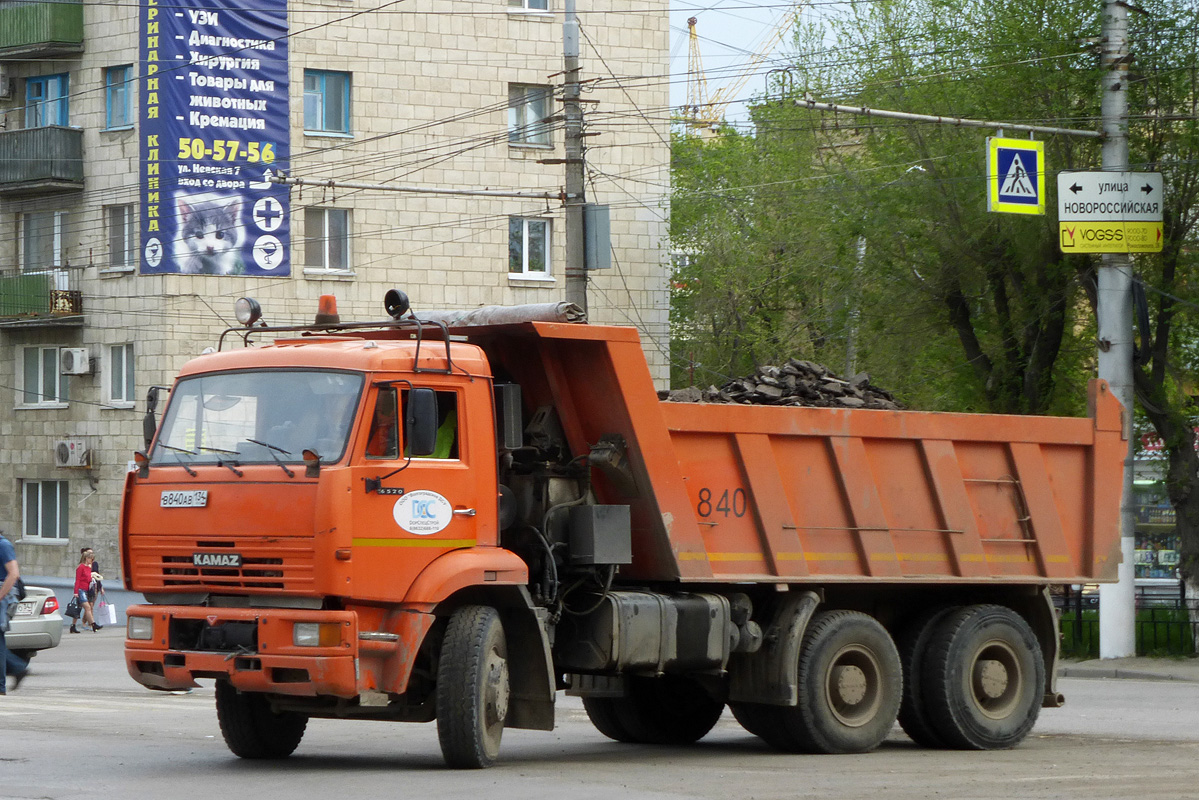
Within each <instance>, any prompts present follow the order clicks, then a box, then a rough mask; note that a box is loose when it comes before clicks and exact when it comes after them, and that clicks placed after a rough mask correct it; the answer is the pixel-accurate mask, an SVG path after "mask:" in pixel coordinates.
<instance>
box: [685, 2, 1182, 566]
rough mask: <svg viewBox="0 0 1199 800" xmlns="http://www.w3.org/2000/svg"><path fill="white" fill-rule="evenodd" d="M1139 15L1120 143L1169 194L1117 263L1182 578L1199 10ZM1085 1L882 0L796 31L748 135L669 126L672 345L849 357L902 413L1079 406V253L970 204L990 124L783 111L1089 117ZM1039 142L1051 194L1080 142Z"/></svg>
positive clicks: (773, 357)
mask: <svg viewBox="0 0 1199 800" xmlns="http://www.w3.org/2000/svg"><path fill="white" fill-rule="evenodd" d="M1146 10H1147V12H1148V13H1147V14H1144V15H1138V16H1137V20H1138V23H1137V24H1136V25H1135V26H1134V29H1133V30H1132V32H1131V38H1132V42H1133V55H1134V65H1133V72H1134V75H1135V79H1134V83H1133V86H1132V87H1131V91H1132V95H1131V99H1132V101H1133V103H1132V105H1133V108H1136V109H1140V111H1138V112H1134V115H1133V119H1132V125H1131V128H1130V147H1131V154H1132V161H1133V163H1134V165H1138V164H1139V165H1143V166H1140V167H1134V168H1143V169H1160V170H1161V171H1162V172H1163V173H1164V175H1165V179H1166V187H1167V192H1166V225H1165V246H1164V249H1163V252H1162V254H1161V255H1160V256H1145V257H1138V258H1137V259H1136V262H1137V266H1138V269H1139V270H1140V272H1141V273H1142V275H1143V279H1144V283H1145V285H1146V286H1147V287H1148V291H1149V298H1150V302H1149V305H1150V310H1151V313H1152V318H1153V322H1154V324H1153V328H1152V331H1151V332H1149V333H1148V334H1147V337H1146V338H1147V342H1148V345H1147V348H1146V352H1147V353H1148V354H1149V356H1150V357H1149V359H1148V361H1147V362H1146V363H1145V365H1144V366H1143V367H1142V368H1140V369H1139V370H1138V371H1137V375H1136V386H1137V392H1138V397H1140V398H1141V399H1142V401H1143V402H1144V404H1145V413H1146V415H1147V417H1148V418H1149V420H1150V421H1151V422H1152V424H1153V425H1154V427H1155V428H1156V429H1157V430H1158V431H1159V433H1160V434H1161V436H1162V438H1163V439H1164V440H1165V442H1166V445H1167V449H1168V453H1169V461H1168V465H1169V466H1168V475H1167V491H1168V493H1169V496H1170V498H1171V501H1172V502H1173V503H1174V505H1175V507H1176V509H1177V511H1178V515H1177V516H1178V520H1179V530H1180V532H1181V533H1182V535H1183V558H1184V562H1185V563H1184V572H1185V573H1186V574H1187V575H1188V576H1189V578H1190V579H1191V580H1192V582H1193V583H1196V584H1199V478H1197V477H1196V476H1197V474H1199V458H1197V456H1196V453H1195V450H1194V426H1195V419H1194V409H1193V408H1192V400H1191V394H1192V392H1193V387H1194V386H1195V384H1196V381H1197V380H1199V373H1197V370H1199V359H1196V357H1195V356H1196V355H1197V354H1196V353H1195V348H1194V347H1193V346H1191V343H1192V342H1193V341H1194V339H1193V336H1194V334H1195V333H1197V332H1199V330H1197V327H1199V322H1197V321H1196V318H1195V315H1194V314H1192V313H1191V312H1192V311H1193V310H1194V309H1196V308H1199V305H1197V304H1199V289H1197V287H1195V286H1194V285H1193V281H1192V280H1191V278H1190V276H1191V274H1193V271H1194V267H1195V260H1196V255H1195V249H1194V238H1195V230H1194V229H1195V218H1196V214H1197V213H1199V204H1197V200H1199V196H1197V195H1199V174H1197V170H1199V158H1197V156H1199V132H1197V126H1199V123H1197V122H1196V118H1197V116H1199V115H1197V113H1196V111H1197V108H1196V104H1197V102H1199V89H1197V86H1196V81H1197V79H1196V74H1197V66H1196V63H1195V62H1196V50H1197V48H1196V30H1197V29H1199V18H1197V14H1199V12H1197V11H1196V9H1195V8H1194V6H1193V4H1190V5H1188V6H1187V7H1185V8H1184V7H1183V5H1182V4H1178V3H1176V2H1170V1H1169V0H1155V2H1153V3H1152V4H1151V5H1149V6H1146ZM1100 15H1101V9H1100V7H1099V4H1097V3H1095V2H1094V0H1011V2H1006V3H993V2H989V1H988V0H883V1H882V2H877V3H867V4H852V5H851V6H850V7H849V10H848V11H846V12H845V14H844V15H843V16H840V17H837V18H834V19H833V20H832V21H830V22H829V23H828V24H827V27H823V28H822V27H821V26H819V25H808V26H806V27H804V28H803V30H802V31H801V32H800V33H799V34H798V35H797V37H796V40H795V56H794V61H795V64H794V66H793V68H792V70H791V73H792V74H791V76H790V78H789V79H788V80H787V81H786V82H780V83H779V84H777V85H776V86H774V87H773V88H772V90H771V91H770V92H768V94H767V96H764V97H763V98H761V99H760V100H759V102H758V103H757V104H756V105H755V106H754V108H753V112H752V113H753V121H754V132H753V133H736V132H732V131H726V132H725V133H724V134H723V135H721V136H719V137H717V138H716V139H715V140H713V141H700V140H695V139H690V138H686V137H682V136H678V137H676V146H675V150H674V165H673V166H674V180H675V193H674V197H673V201H672V202H673V204H674V205H673V209H672V223H671V230H672V235H673V236H674V243H675V246H676V249H678V250H680V251H682V252H684V253H686V254H687V256H688V258H687V261H686V263H685V265H684V266H682V267H680V268H679V270H678V272H677V274H676V287H677V291H676V294H675V303H674V306H673V309H672V311H673V315H674V316H673V322H674V326H675V334H676V346H678V345H682V346H678V347H677V349H676V355H678V356H682V357H683V358H686V357H687V356H688V354H689V353H696V354H699V355H697V356H695V357H694V360H698V361H701V362H702V363H703V364H704V365H705V366H708V367H710V368H712V369H714V370H716V371H718V372H724V374H743V373H744V372H745V371H747V368H748V367H752V366H756V365H757V364H760V363H762V362H763V361H774V362H777V361H780V360H782V359H784V358H786V357H788V356H792V355H800V356H805V357H811V358H815V359H816V360H820V361H823V362H824V363H826V364H829V365H830V366H833V367H834V368H837V367H839V366H840V364H841V363H845V362H846V361H847V360H848V359H846V355H847V353H849V354H852V355H853V356H854V359H853V360H854V362H855V367H854V368H855V369H866V370H868V371H869V372H870V373H871V375H872V377H873V379H874V381H875V382H876V383H879V384H881V385H884V386H887V387H888V388H890V389H892V390H893V391H895V392H896V393H897V394H898V395H899V396H900V398H901V399H902V400H903V401H904V402H906V403H908V404H909V405H912V406H917V407H922V408H929V409H955V410H982V411H996V412H1017V413H1080V412H1081V410H1082V403H1083V398H1085V388H1084V387H1085V381H1086V380H1087V379H1088V378H1089V377H1091V376H1092V375H1093V374H1094V370H1095V361H1096V357H1095V323H1094V315H1093V311H1094V305H1095V276H1096V270H1097V269H1098V268H1099V266H1098V259H1097V258H1095V257H1088V256H1064V255H1062V254H1061V253H1060V252H1059V247H1058V242H1057V226H1056V218H1055V216H1054V215H1053V214H1052V213H1051V214H1049V215H1046V216H1045V217H1031V216H1030V217H1020V216H1014V215H1003V214H991V213H988V211H987V210H986V199H985V198H986V195H985V190H984V187H985V169H984V155H983V154H984V142H983V140H984V137H985V136H986V135H988V134H991V133H994V132H993V131H981V130H979V129H974V128H959V127H953V126H949V125H944V124H940V125H937V124H927V123H914V122H898V121H888V120H881V119H876V118H865V117H851V118H846V117H844V116H833V115H817V114H814V113H812V112H810V111H808V110H807V109H806V108H805V107H804V106H803V105H802V103H800V102H796V101H798V100H800V99H801V98H802V97H803V95H804V94H810V95H812V96H814V97H815V98H816V99H820V100H830V101H833V102H838V103H841V104H844V105H851V106H859V107H861V106H866V107H873V108H883V109H892V110H900V111H910V112H916V113H922V114H940V115H943V116H945V117H966V118H974V119H989V120H1004V121H1010V122H1013V123H1026V124H1040V125H1049V126H1055V127H1068V128H1076V129H1084V130H1097V129H1098V118H1099V113H1100V112H1099V85H1100V73H1099V69H1100V64H1099V53H1098V49H1097V43H1098V42H1099V40H1100V36H1101V28H1102V19H1101V16H1100ZM1008 135H1013V136H1014V135H1017V134H1015V133H1012V132H1008ZM1038 138H1044V139H1045V143H1046V144H1045V147H1046V156H1047V158H1046V161H1047V163H1048V165H1049V167H1048V168H1049V170H1050V171H1051V176H1050V179H1049V180H1047V181H1046V184H1047V189H1048V194H1049V196H1048V198H1047V205H1048V207H1049V208H1053V207H1054V206H1055V205H1056V187H1055V182H1054V181H1053V179H1052V175H1053V174H1056V172H1057V171H1058V170H1063V169H1098V168H1099V162H1100V148H1099V144H1098V142H1097V141H1096V140H1094V139H1082V138H1076V137H1067V136H1060V135H1057V136H1047V137H1038ZM675 377H676V380H679V379H680V378H683V377H684V376H683V374H682V373H681V372H676V376H675Z"/></svg>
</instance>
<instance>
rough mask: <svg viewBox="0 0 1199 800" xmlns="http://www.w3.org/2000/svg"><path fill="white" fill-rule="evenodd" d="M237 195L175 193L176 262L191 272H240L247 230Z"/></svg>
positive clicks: (215, 273)
mask: <svg viewBox="0 0 1199 800" xmlns="http://www.w3.org/2000/svg"><path fill="white" fill-rule="evenodd" d="M241 206H242V200H241V198H240V197H236V196H234V197H230V196H228V195H224V196H222V195H218V194H213V193H211V192H202V193H195V194H183V193H180V194H177V195H176V196H175V214H176V220H177V224H176V228H175V230H177V231H178V238H177V239H176V240H175V262H176V263H177V264H178V265H179V271H180V272H181V273H184V274H192V275H241V274H242V273H243V272H245V269H246V265H245V261H243V259H242V245H243V244H244V243H245V239H246V231H245V228H244V227H243V225H242V220H241Z"/></svg>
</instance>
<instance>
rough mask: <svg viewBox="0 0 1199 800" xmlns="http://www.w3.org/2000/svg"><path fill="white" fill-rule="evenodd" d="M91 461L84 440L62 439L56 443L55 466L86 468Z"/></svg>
mask: <svg viewBox="0 0 1199 800" xmlns="http://www.w3.org/2000/svg"><path fill="white" fill-rule="evenodd" d="M90 461H91V454H90V453H89V451H88V448H87V442H85V441H83V440H82V439H60V440H59V441H57V442H55V443H54V466H56V467H86V466H87V465H88V463H89V462H90Z"/></svg>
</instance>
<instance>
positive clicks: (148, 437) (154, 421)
mask: <svg viewBox="0 0 1199 800" xmlns="http://www.w3.org/2000/svg"><path fill="white" fill-rule="evenodd" d="M161 389H162V387H161V386H151V387H150V390H149V391H148V392H146V416H144V417H142V438H143V439H144V440H145V441H146V449H147V450H149V449H150V443H151V442H152V441H154V433H155V431H157V430H158V417H157V416H155V414H154V412H155V411H156V410H157V409H158V392H159V390H161Z"/></svg>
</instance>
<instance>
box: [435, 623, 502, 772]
mask: <svg viewBox="0 0 1199 800" xmlns="http://www.w3.org/2000/svg"><path fill="white" fill-rule="evenodd" d="M508 697H509V685H508V644H507V641H506V640H505V638H504V627H503V624H502V623H501V622H500V615H499V613H498V612H497V611H496V610H495V609H494V608H490V607H488V606H463V607H462V608H460V609H458V610H457V611H455V612H454V615H453V616H452V617H450V622H449V625H448V626H447V627H446V631H445V636H444V638H443V639H442V645H441V658H440V662H439V663H438V666H437V738H438V740H439V741H440V742H441V754H442V757H443V758H445V763H446V764H447V765H449V766H451V767H454V768H455V769H481V768H483V767H490V766H491V765H492V764H494V763H495V760H496V757H497V756H498V755H499V752H500V738H501V737H502V736H503V733H504V722H505V720H506V719H507V716H508Z"/></svg>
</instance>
